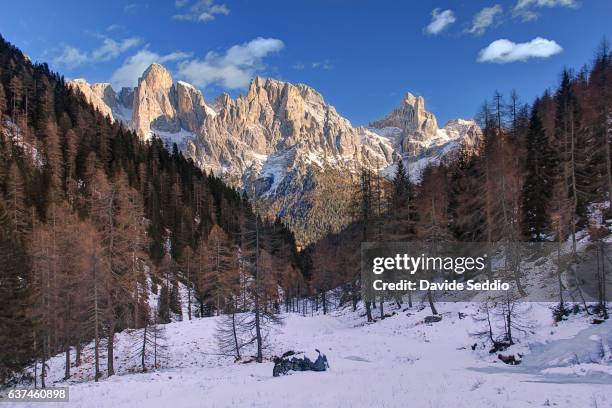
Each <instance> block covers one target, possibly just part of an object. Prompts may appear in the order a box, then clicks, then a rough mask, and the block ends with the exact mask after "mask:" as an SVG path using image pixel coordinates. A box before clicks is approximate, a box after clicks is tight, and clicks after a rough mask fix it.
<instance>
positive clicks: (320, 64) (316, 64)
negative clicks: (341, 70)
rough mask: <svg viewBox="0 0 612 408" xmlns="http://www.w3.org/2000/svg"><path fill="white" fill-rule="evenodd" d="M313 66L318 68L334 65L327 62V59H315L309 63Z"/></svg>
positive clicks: (330, 67) (329, 67)
mask: <svg viewBox="0 0 612 408" xmlns="http://www.w3.org/2000/svg"><path fill="white" fill-rule="evenodd" d="M310 65H311V66H312V67H313V68H320V69H332V68H333V67H334V66H333V65H332V64H331V62H329V60H323V61H315V62H313V63H312V64H310Z"/></svg>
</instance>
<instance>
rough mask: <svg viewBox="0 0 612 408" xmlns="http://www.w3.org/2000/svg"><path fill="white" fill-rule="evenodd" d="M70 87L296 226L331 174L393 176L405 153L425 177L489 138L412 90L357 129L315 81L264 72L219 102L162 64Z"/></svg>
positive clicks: (415, 172)
mask: <svg viewBox="0 0 612 408" xmlns="http://www.w3.org/2000/svg"><path fill="white" fill-rule="evenodd" d="M69 84H70V86H73V87H75V88H77V89H79V90H80V91H81V92H83V94H84V96H85V97H86V98H87V99H88V100H89V101H90V102H91V103H92V104H93V105H94V106H95V107H96V108H98V109H99V110H100V111H101V112H102V113H104V114H107V115H109V116H111V118H113V120H119V121H121V122H122V123H124V124H125V125H126V126H128V127H129V128H131V129H133V130H135V131H136V132H137V134H138V135H139V136H140V137H141V138H143V139H149V138H150V137H151V136H152V135H153V134H157V135H158V136H159V137H161V138H162V139H163V140H165V141H166V142H167V143H169V144H171V143H176V144H177V145H178V147H179V148H180V149H181V150H182V151H183V153H184V154H185V155H186V156H187V157H190V158H192V159H193V160H194V162H195V163H196V164H197V165H198V166H199V167H201V168H203V169H205V170H206V171H209V172H212V173H214V174H216V175H218V176H220V177H222V178H223V179H224V180H225V181H226V182H227V183H229V184H230V185H232V186H234V187H236V188H239V189H242V190H243V191H245V192H246V193H247V194H248V195H249V196H250V198H251V199H252V200H253V201H254V202H257V201H261V202H262V205H261V208H267V210H266V211H265V214H263V215H265V216H269V217H276V216H280V217H281V218H282V219H283V220H284V221H285V222H288V221H289V219H288V218H294V219H292V220H291V222H289V223H290V224H291V223H293V221H297V222H298V223H300V222H301V223H302V224H308V223H310V222H312V221H313V219H312V216H310V215H308V214H309V211H311V210H312V208H314V207H316V206H317V204H315V203H313V202H312V200H314V199H315V198H313V197H310V196H311V195H316V194H314V193H316V191H317V190H318V189H321V188H322V189H325V187H321V186H320V184H321V183H322V180H323V179H325V177H323V176H322V173H325V172H328V173H329V172H330V171H332V172H336V173H341V174H345V177H344V181H343V183H344V184H345V186H348V185H350V184H351V183H352V182H353V180H352V179H354V178H355V176H356V174H357V173H358V172H359V171H360V170H361V169H362V168H364V167H365V168H367V169H369V170H371V171H373V172H375V173H379V174H382V175H384V176H387V177H391V176H392V175H393V173H394V169H395V164H396V162H397V161H398V160H400V159H401V160H403V161H404V162H405V164H406V166H407V168H408V170H409V174H410V175H411V178H412V179H413V180H418V178H419V176H420V172H421V171H422V169H423V168H424V167H425V166H426V165H428V164H429V163H436V162H439V160H441V159H442V158H443V157H445V156H447V155H449V154H450V153H452V152H456V151H458V150H459V149H460V148H461V147H462V146H468V147H471V146H475V145H477V144H478V141H479V139H480V138H481V135H482V132H481V131H480V128H479V127H478V125H477V124H476V123H475V122H474V121H468V120H463V119H461V120H454V121H449V122H448V123H447V125H446V126H445V127H444V128H442V129H440V128H438V124H437V119H436V117H435V115H434V114H433V113H431V112H428V111H427V110H426V108H425V100H424V98H423V97H422V96H415V95H413V94H411V93H409V92H408V93H406V94H405V96H404V98H403V100H402V101H401V104H400V106H399V107H398V108H396V109H394V110H393V111H392V112H390V113H389V114H388V115H387V116H386V117H384V118H382V119H380V120H377V121H374V122H372V123H370V125H369V126H367V127H363V126H353V125H352V124H351V122H350V121H349V120H348V119H346V118H345V117H343V116H342V115H340V114H339V113H338V112H337V110H336V108H335V107H334V106H332V105H330V104H328V103H327V102H326V101H325V99H324V97H323V95H322V94H321V93H319V92H318V91H317V90H316V89H314V88H312V87H310V86H308V85H306V84H300V83H298V84H292V83H289V82H284V81H280V80H277V79H273V78H263V77H260V76H257V77H255V78H254V79H253V80H252V81H251V83H250V85H249V87H248V89H247V91H246V93H245V94H244V95H239V96H238V97H236V98H232V97H230V96H229V95H228V94H222V95H220V96H219V97H217V98H216V99H215V100H214V102H212V103H211V102H208V101H206V99H205V98H204V95H203V93H202V92H201V91H200V90H199V89H197V88H196V87H195V86H193V85H191V84H189V83H187V82H185V81H180V80H179V81H174V79H173V78H172V75H171V73H170V72H169V71H168V70H167V69H166V68H164V67H163V66H162V65H160V64H152V65H151V66H149V68H147V70H145V72H144V73H143V75H142V76H141V77H140V78H139V80H138V86H137V87H135V88H134V89H133V90H130V89H125V88H124V89H122V90H121V91H120V92H119V93H116V92H115V91H114V90H113V89H112V86H110V85H108V84H88V83H87V82H86V81H84V80H76V81H71V82H69ZM120 95H121V98H120ZM130 96H132V101H131V102H130V100H129V98H130ZM129 114H131V116H130V118H129V120H128V115H129ZM332 178H333V177H332ZM336 179H337V178H336ZM340 187H341V186H340ZM313 192H314V193H313ZM311 193H313V194H311ZM343 205H344V206H347V205H348V203H343ZM256 207H257V206H256ZM305 214H306V215H305ZM340 218H341V221H339V223H337V222H336V221H334V222H331V221H330V222H331V223H332V224H334V225H327V226H325V227H323V228H324V229H325V228H331V230H335V229H336V228H337V227H338V226H337V225H336V224H338V225H342V226H343V225H346V223H347V222H348V221H349V215H348V214H347V215H346V216H344V217H340ZM325 232H327V231H325ZM306 235H308V234H306ZM322 235H323V232H320V233H318V234H315V237H317V238H318V237H319V236H322ZM309 240H310V239H307V238H306V237H302V239H301V241H309Z"/></svg>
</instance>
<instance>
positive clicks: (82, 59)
mask: <svg viewBox="0 0 612 408" xmlns="http://www.w3.org/2000/svg"><path fill="white" fill-rule="evenodd" d="M88 59H89V57H88V55H87V53H84V52H82V51H81V50H79V49H78V48H75V47H71V46H69V45H65V46H64V49H63V50H62V53H61V54H60V55H58V56H57V57H55V58H53V63H54V64H56V65H63V66H65V67H66V68H69V69H72V68H76V67H78V66H80V65H83V64H84V63H86V62H87V61H88Z"/></svg>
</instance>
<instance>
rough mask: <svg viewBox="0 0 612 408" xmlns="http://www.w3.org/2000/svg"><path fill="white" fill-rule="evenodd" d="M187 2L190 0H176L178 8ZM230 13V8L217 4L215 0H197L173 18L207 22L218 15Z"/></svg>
mask: <svg viewBox="0 0 612 408" xmlns="http://www.w3.org/2000/svg"><path fill="white" fill-rule="evenodd" d="M187 4H189V0H176V1H175V5H176V7H177V8H182V7H185V6H186V5H187ZM229 13H230V9H229V8H228V7H227V6H226V5H225V4H215V2H214V0H197V1H196V2H195V3H194V4H192V5H191V6H190V7H189V9H188V10H187V11H186V12H185V13H180V14H175V15H173V16H172V18H173V19H175V20H181V21H195V22H202V23H207V22H209V21H212V20H214V19H215V18H216V16H218V15H224V16H227V15H228V14H229Z"/></svg>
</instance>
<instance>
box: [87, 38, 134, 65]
mask: <svg viewBox="0 0 612 408" xmlns="http://www.w3.org/2000/svg"><path fill="white" fill-rule="evenodd" d="M141 42H142V40H141V39H140V38H137V37H132V38H126V39H125V40H122V41H115V40H113V39H110V38H105V39H104V40H103V42H102V45H101V46H100V47H98V48H96V49H95V50H93V51H92V52H91V55H90V57H91V60H92V61H109V60H111V59H114V58H117V57H118V56H119V55H121V54H122V53H124V52H125V51H127V50H129V49H130V48H133V47H136V46H138V45H140V43H141Z"/></svg>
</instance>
